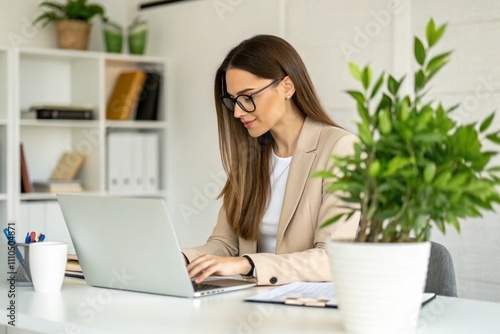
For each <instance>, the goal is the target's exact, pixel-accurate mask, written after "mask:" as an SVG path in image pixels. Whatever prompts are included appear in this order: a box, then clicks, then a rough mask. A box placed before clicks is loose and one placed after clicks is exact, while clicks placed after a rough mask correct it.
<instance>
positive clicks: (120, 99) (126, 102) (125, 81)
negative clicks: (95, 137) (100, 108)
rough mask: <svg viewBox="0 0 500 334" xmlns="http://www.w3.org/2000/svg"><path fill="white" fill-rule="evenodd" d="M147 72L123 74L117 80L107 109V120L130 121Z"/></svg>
mask: <svg viewBox="0 0 500 334" xmlns="http://www.w3.org/2000/svg"><path fill="white" fill-rule="evenodd" d="M145 79H146V72H144V71H132V72H123V73H121V74H120V76H119V77H118V79H117V80H116V84H115V87H114V89H113V92H112V93H111V97H110V99H109V101H108V106H107V109H106V118H107V119H111V120H127V119H130V117H131V115H132V111H133V110H134V108H135V107H136V105H137V102H138V100H139V97H140V94H141V91H142V87H143V85H144V80H145Z"/></svg>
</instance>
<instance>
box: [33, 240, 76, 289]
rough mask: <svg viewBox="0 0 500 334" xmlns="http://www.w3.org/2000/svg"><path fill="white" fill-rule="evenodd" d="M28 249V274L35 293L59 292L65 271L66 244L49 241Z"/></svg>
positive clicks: (34, 244)
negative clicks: (29, 273)
mask: <svg viewBox="0 0 500 334" xmlns="http://www.w3.org/2000/svg"><path fill="white" fill-rule="evenodd" d="M29 247H30V248H29V252H30V255H29V261H30V272H31V279H32V281H33V287H34V289H35V291H36V292H39V293H55V292H58V291H60V290H61V286H62V283H63V279H64V272H65V270H66V261H67V255H68V244H67V243H62V242H50V241H49V242H37V243H32V244H30V246H29Z"/></svg>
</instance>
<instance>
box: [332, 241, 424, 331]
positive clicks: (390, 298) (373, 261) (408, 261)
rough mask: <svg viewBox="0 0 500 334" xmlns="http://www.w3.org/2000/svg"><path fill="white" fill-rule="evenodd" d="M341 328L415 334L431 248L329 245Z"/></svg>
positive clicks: (369, 244) (368, 244)
mask: <svg viewBox="0 0 500 334" xmlns="http://www.w3.org/2000/svg"><path fill="white" fill-rule="evenodd" d="M328 251H329V254H330V264H331V270H332V275H333V281H334V282H335V289H336V293H337V299H338V304H339V310H340V314H341V317H342V322H343V324H344V326H345V328H346V330H347V331H348V332H351V333H360V334H361V333H362V334H375V333H377V334H378V333H381V334H392V333H397V334H402V333H404V334H409V333H414V332H415V329H416V323H417V319H418V313H419V311H420V307H421V303H422V293H423V289H424V286H425V279H426V277H427V265H428V262H429V254H430V242H424V243H354V242H342V241H331V240H330V241H329V242H328Z"/></svg>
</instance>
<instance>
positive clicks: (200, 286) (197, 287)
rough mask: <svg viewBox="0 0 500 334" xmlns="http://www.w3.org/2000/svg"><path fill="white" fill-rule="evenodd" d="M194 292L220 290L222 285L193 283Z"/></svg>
mask: <svg viewBox="0 0 500 334" xmlns="http://www.w3.org/2000/svg"><path fill="white" fill-rule="evenodd" d="M192 283H193V288H194V291H202V290H210V289H217V288H220V285H215V284H209V283H196V282H195V281H192Z"/></svg>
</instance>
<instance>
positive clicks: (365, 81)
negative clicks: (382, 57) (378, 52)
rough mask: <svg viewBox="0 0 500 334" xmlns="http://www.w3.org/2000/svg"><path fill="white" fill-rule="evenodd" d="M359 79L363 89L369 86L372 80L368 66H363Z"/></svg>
mask: <svg viewBox="0 0 500 334" xmlns="http://www.w3.org/2000/svg"><path fill="white" fill-rule="evenodd" d="M361 81H362V83H363V87H364V89H365V90H368V87H370V82H371V81H372V70H371V68H370V67H369V66H367V67H365V69H364V70H363V73H362V74H361Z"/></svg>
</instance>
